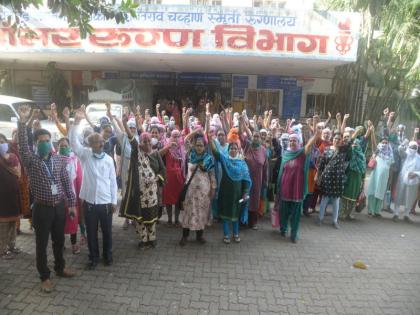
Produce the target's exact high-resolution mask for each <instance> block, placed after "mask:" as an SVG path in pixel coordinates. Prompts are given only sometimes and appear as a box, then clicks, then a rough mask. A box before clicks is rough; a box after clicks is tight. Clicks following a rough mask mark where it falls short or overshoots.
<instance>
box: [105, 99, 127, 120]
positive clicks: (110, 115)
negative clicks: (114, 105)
mask: <svg viewBox="0 0 420 315" xmlns="http://www.w3.org/2000/svg"><path fill="white" fill-rule="evenodd" d="M105 106H106V115H107V116H108V118H109V119H111V120H112V118H113V117H112V113H111V104H110V103H109V102H106V103H105ZM124 114H125V115H126V113H124Z"/></svg>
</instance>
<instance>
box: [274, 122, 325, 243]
mask: <svg viewBox="0 0 420 315" xmlns="http://www.w3.org/2000/svg"><path fill="white" fill-rule="evenodd" d="M321 132H322V126H319V125H318V126H317V128H316V130H315V135H314V136H313V137H312V138H311V139H310V140H309V141H308V142H307V143H306V145H305V146H304V147H302V143H300V142H299V141H300V137H299V135H296V134H291V135H290V136H289V144H288V145H289V146H288V148H287V150H285V151H284V152H283V156H282V162H281V165H280V170H279V175H278V181H277V194H278V196H277V199H278V200H279V201H280V202H279V206H280V207H279V211H280V233H281V235H282V236H283V237H285V236H286V234H287V230H288V226H289V221H290V225H291V234H290V240H291V241H292V243H296V242H297V240H298V232H299V223H300V216H301V209H302V203H303V200H304V199H305V196H306V194H307V192H308V172H309V163H310V154H311V151H312V146H313V145H314V144H315V142H316V141H317V140H318V139H319V138H320V137H321Z"/></svg>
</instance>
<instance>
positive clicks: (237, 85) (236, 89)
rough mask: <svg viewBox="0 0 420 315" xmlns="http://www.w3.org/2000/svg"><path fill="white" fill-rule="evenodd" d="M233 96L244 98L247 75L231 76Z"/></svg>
mask: <svg viewBox="0 0 420 315" xmlns="http://www.w3.org/2000/svg"><path fill="white" fill-rule="evenodd" d="M232 80H233V98H240V99H244V98H245V91H246V89H247V88H248V76H247V75H235V76H233V79H232Z"/></svg>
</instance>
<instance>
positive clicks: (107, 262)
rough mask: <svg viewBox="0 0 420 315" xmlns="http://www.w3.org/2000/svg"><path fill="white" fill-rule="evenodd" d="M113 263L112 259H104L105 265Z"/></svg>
mask: <svg viewBox="0 0 420 315" xmlns="http://www.w3.org/2000/svg"><path fill="white" fill-rule="evenodd" d="M112 263H113V261H112V259H104V265H105V266H112Z"/></svg>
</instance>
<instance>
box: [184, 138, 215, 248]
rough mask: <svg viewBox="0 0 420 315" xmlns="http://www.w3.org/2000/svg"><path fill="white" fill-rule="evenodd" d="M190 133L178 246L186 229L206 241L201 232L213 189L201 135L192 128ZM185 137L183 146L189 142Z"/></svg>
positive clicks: (209, 158)
mask: <svg viewBox="0 0 420 315" xmlns="http://www.w3.org/2000/svg"><path fill="white" fill-rule="evenodd" d="M190 135H191V134H190ZM191 137H192V149H191V151H190V153H189V156H188V170H187V178H186V182H187V183H189V185H188V189H187V191H186V194H185V200H184V202H183V209H184V213H183V216H182V222H181V224H182V238H181V241H180V242H179V245H180V246H185V245H186V244H187V240H188V236H189V234H190V230H192V231H196V238H197V241H198V242H199V243H200V244H204V243H206V240H205V239H204V237H203V233H204V228H205V226H206V225H207V223H208V220H209V217H210V216H209V214H210V203H211V200H212V198H213V196H214V194H215V191H216V177H215V174H214V160H213V157H212V156H211V155H210V154H209V153H208V152H207V148H206V141H205V139H204V136H203V135H202V134H200V133H198V132H197V131H196V132H194V133H193V135H191ZM187 138H190V137H187ZM187 138H186V146H188V142H189V141H187ZM186 151H188V150H186Z"/></svg>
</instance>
